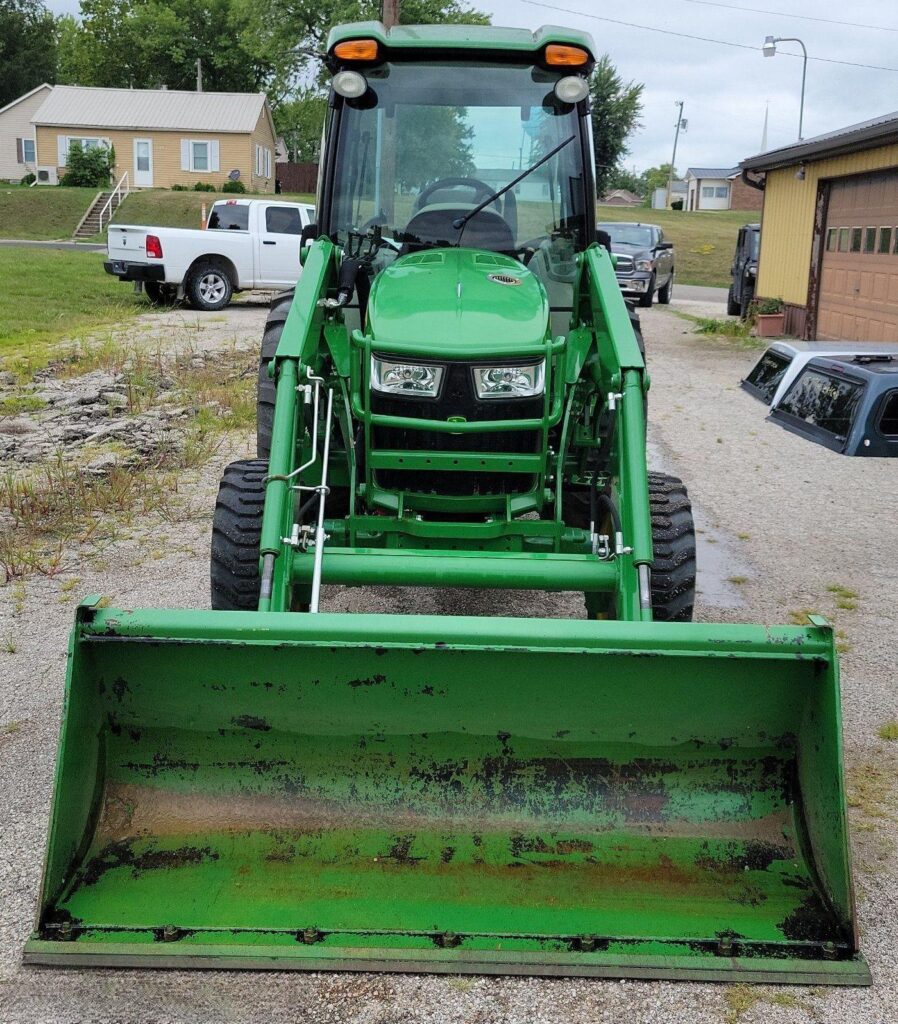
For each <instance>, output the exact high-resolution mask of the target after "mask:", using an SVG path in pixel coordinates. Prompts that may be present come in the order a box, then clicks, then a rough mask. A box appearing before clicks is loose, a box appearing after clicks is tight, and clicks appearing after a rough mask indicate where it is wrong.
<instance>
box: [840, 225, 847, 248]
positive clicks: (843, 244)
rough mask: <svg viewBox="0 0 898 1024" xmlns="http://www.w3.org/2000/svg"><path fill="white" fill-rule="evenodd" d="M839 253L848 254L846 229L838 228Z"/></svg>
mask: <svg viewBox="0 0 898 1024" xmlns="http://www.w3.org/2000/svg"><path fill="white" fill-rule="evenodd" d="M839 252H848V228H839Z"/></svg>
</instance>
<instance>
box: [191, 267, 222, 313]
mask: <svg viewBox="0 0 898 1024" xmlns="http://www.w3.org/2000/svg"><path fill="white" fill-rule="evenodd" d="M233 294H234V285H233V284H232V282H231V278H230V277H229V276H228V274H227V272H226V271H224V270H222V268H221V267H219V266H217V265H216V264H215V263H198V264H197V265H196V266H195V267H194V268H193V269H192V270H191V271H190V275H189V276H188V278H187V301H188V302H189V303H190V305H191V306H193V308H194V309H202V310H208V311H213V310H216V309H224V308H225V306H227V304H228V303H229V302H230V301H231V296H232V295H233Z"/></svg>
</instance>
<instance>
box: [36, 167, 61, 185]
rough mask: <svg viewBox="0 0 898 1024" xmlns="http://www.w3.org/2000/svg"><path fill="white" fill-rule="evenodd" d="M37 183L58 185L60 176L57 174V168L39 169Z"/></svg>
mask: <svg viewBox="0 0 898 1024" xmlns="http://www.w3.org/2000/svg"><path fill="white" fill-rule="evenodd" d="M37 183H38V185H58V184H59V175H58V174H57V173H56V168H55V167H38V169H37Z"/></svg>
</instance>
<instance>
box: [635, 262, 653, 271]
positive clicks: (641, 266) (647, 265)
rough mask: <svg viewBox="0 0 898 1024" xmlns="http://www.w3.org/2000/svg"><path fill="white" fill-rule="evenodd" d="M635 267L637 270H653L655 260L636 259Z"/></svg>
mask: <svg viewBox="0 0 898 1024" xmlns="http://www.w3.org/2000/svg"><path fill="white" fill-rule="evenodd" d="M636 269H637V270H654V269H655V261H654V260H637V261H636Z"/></svg>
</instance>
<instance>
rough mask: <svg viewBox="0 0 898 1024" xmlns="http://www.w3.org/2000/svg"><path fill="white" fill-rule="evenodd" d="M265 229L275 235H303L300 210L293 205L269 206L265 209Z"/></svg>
mask: <svg viewBox="0 0 898 1024" xmlns="http://www.w3.org/2000/svg"><path fill="white" fill-rule="evenodd" d="M265 230H266V231H268V232H270V233H271V234H273V235H301V234H302V218H301V217H300V215H299V210H297V209H296V208H295V207H292V206H269V207H268V209H267V210H266V211H265Z"/></svg>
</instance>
